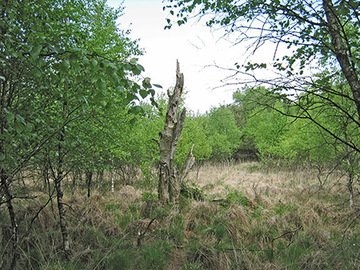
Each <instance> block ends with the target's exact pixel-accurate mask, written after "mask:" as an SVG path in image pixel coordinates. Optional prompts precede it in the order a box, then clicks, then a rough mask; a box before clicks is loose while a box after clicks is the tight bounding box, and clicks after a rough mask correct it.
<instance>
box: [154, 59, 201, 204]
mask: <svg viewBox="0 0 360 270" xmlns="http://www.w3.org/2000/svg"><path fill="white" fill-rule="evenodd" d="M183 87H184V75H183V74H182V73H180V68H179V62H177V63H176V84H175V88H174V91H173V93H172V94H171V93H170V91H168V93H167V94H168V97H169V104H168V109H167V113H166V118H165V125H164V130H163V131H162V132H160V133H159V135H160V141H159V140H157V139H153V140H154V141H156V142H157V143H158V145H159V148H160V161H159V171H160V172H159V186H158V196H159V200H160V202H162V203H163V204H168V203H174V204H177V203H178V201H179V196H180V186H181V180H182V179H183V177H182V176H181V175H180V174H179V172H178V169H177V168H176V165H175V164H174V157H175V150H176V146H177V144H178V142H179V138H180V135H181V132H182V129H183V127H184V122H185V117H186V109H183V110H182V111H180V110H179V102H180V99H181V94H182V91H183ZM189 156H191V158H190V159H191V162H190V165H191V166H192V164H193V161H194V160H193V159H194V158H193V156H192V151H190V154H189ZM191 163H192V164H191ZM191 166H188V165H187V166H185V168H187V169H185V170H188V169H190V168H191ZM183 173H186V172H183Z"/></svg>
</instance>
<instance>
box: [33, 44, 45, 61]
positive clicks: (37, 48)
mask: <svg viewBox="0 0 360 270" xmlns="http://www.w3.org/2000/svg"><path fill="white" fill-rule="evenodd" d="M41 49H42V46H41V45H37V46H35V47H34V48H32V50H31V52H30V55H31V57H32V58H34V59H35V58H38V57H39V54H40V52H41Z"/></svg>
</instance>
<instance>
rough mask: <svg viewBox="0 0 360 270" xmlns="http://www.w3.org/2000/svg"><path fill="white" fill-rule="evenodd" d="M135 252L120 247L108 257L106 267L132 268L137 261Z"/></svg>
mask: <svg viewBox="0 0 360 270" xmlns="http://www.w3.org/2000/svg"><path fill="white" fill-rule="evenodd" d="M134 257H135V254H134V252H133V251H132V250H129V249H119V250H116V251H115V252H114V253H112V254H110V255H109V256H108V257H107V258H106V264H105V267H106V269H114V270H116V269H119V270H121V269H124V270H126V269H132V268H133V266H134V264H135V261H134Z"/></svg>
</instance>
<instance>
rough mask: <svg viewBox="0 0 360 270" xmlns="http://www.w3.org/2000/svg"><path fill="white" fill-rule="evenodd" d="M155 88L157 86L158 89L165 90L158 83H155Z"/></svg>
mask: <svg viewBox="0 0 360 270" xmlns="http://www.w3.org/2000/svg"><path fill="white" fill-rule="evenodd" d="M153 86H155V87H157V88H161V89H162V88H163V87H162V86H161V85H160V84H156V83H154V84H153Z"/></svg>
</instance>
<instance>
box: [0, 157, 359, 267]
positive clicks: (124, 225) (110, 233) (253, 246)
mask: <svg viewBox="0 0 360 270" xmlns="http://www.w3.org/2000/svg"><path fill="white" fill-rule="evenodd" d="M324 180H326V181H324ZM320 181H321V183H323V182H325V184H324V183H323V184H322V185H320ZM95 185H96V188H95V189H94V192H93V194H92V196H91V198H90V199H89V198H88V197H87V194H86V189H85V188H82V186H78V187H77V188H76V189H75V190H73V189H70V188H69V187H70V185H69V187H66V188H65V194H64V203H65V205H67V206H68V207H67V208H66V213H67V222H68V228H69V233H70V239H71V249H72V254H70V259H69V260H66V259H64V257H63V256H62V254H61V248H60V242H61V233H60V230H59V228H58V227H59V225H58V222H57V215H56V210H54V209H56V207H55V206H56V201H55V200H54V201H51V202H49V203H47V204H46V206H45V207H43V206H44V205H45V203H46V202H47V200H49V197H48V195H46V194H45V193H44V192H41V191H40V190H39V191H37V192H36V198H35V196H34V199H33V200H28V201H27V203H25V204H24V203H23V202H22V203H18V204H17V205H16V207H17V209H18V211H19V213H21V216H22V222H21V225H20V226H23V227H24V228H26V229H27V231H28V234H27V235H26V237H25V239H23V241H24V243H25V244H24V245H23V247H24V248H23V249H22V253H23V254H21V256H20V258H21V259H20V260H19V262H18V267H19V269H22V268H23V269H25V268H27V269H356V268H359V267H360V249H359V243H360V241H359V240H360V231H359V224H358V223H359V222H358V217H359V210H358V207H359V198H358V196H355V200H354V205H353V207H352V208H350V207H349V196H348V191H347V188H346V179H345V178H344V176H343V175H342V174H341V172H339V171H333V172H332V173H331V174H328V171H327V170H325V169H324V170H323V171H320V173H319V171H318V170H316V169H314V168H311V167H310V166H298V167H296V166H294V165H291V166H290V165H286V164H283V165H280V166H276V165H274V166H272V165H269V164H268V165H265V164H263V163H258V162H245V163H231V164H216V165H214V164H213V165H211V164H205V165H203V166H201V167H200V168H194V169H193V170H192V171H191V173H190V174H189V176H188V181H187V182H186V183H185V184H184V185H183V191H182V196H181V199H180V204H179V206H178V207H174V206H172V205H169V206H162V205H160V204H159V203H158V202H157V200H156V192H155V190H156V187H155V182H154V183H153V186H154V189H153V191H152V190H149V186H151V185H150V184H149V179H146V178H144V175H140V174H138V176H137V177H136V179H134V180H133V182H131V183H130V184H128V185H120V184H119V183H118V182H117V181H116V182H115V190H114V192H113V193H112V192H111V188H110V187H111V183H110V181H109V179H108V175H107V174H106V175H105V177H104V182H102V183H95ZM145 187H146V188H145ZM39 210H41V211H40V212H38V211H39ZM1 213H4V212H3V211H2V212H1ZM1 218H2V219H3V218H6V216H4V215H3V214H2V217H1ZM1 236H2V238H3V237H4V230H3V232H2V235H1ZM1 252H5V250H3V251H1Z"/></svg>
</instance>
